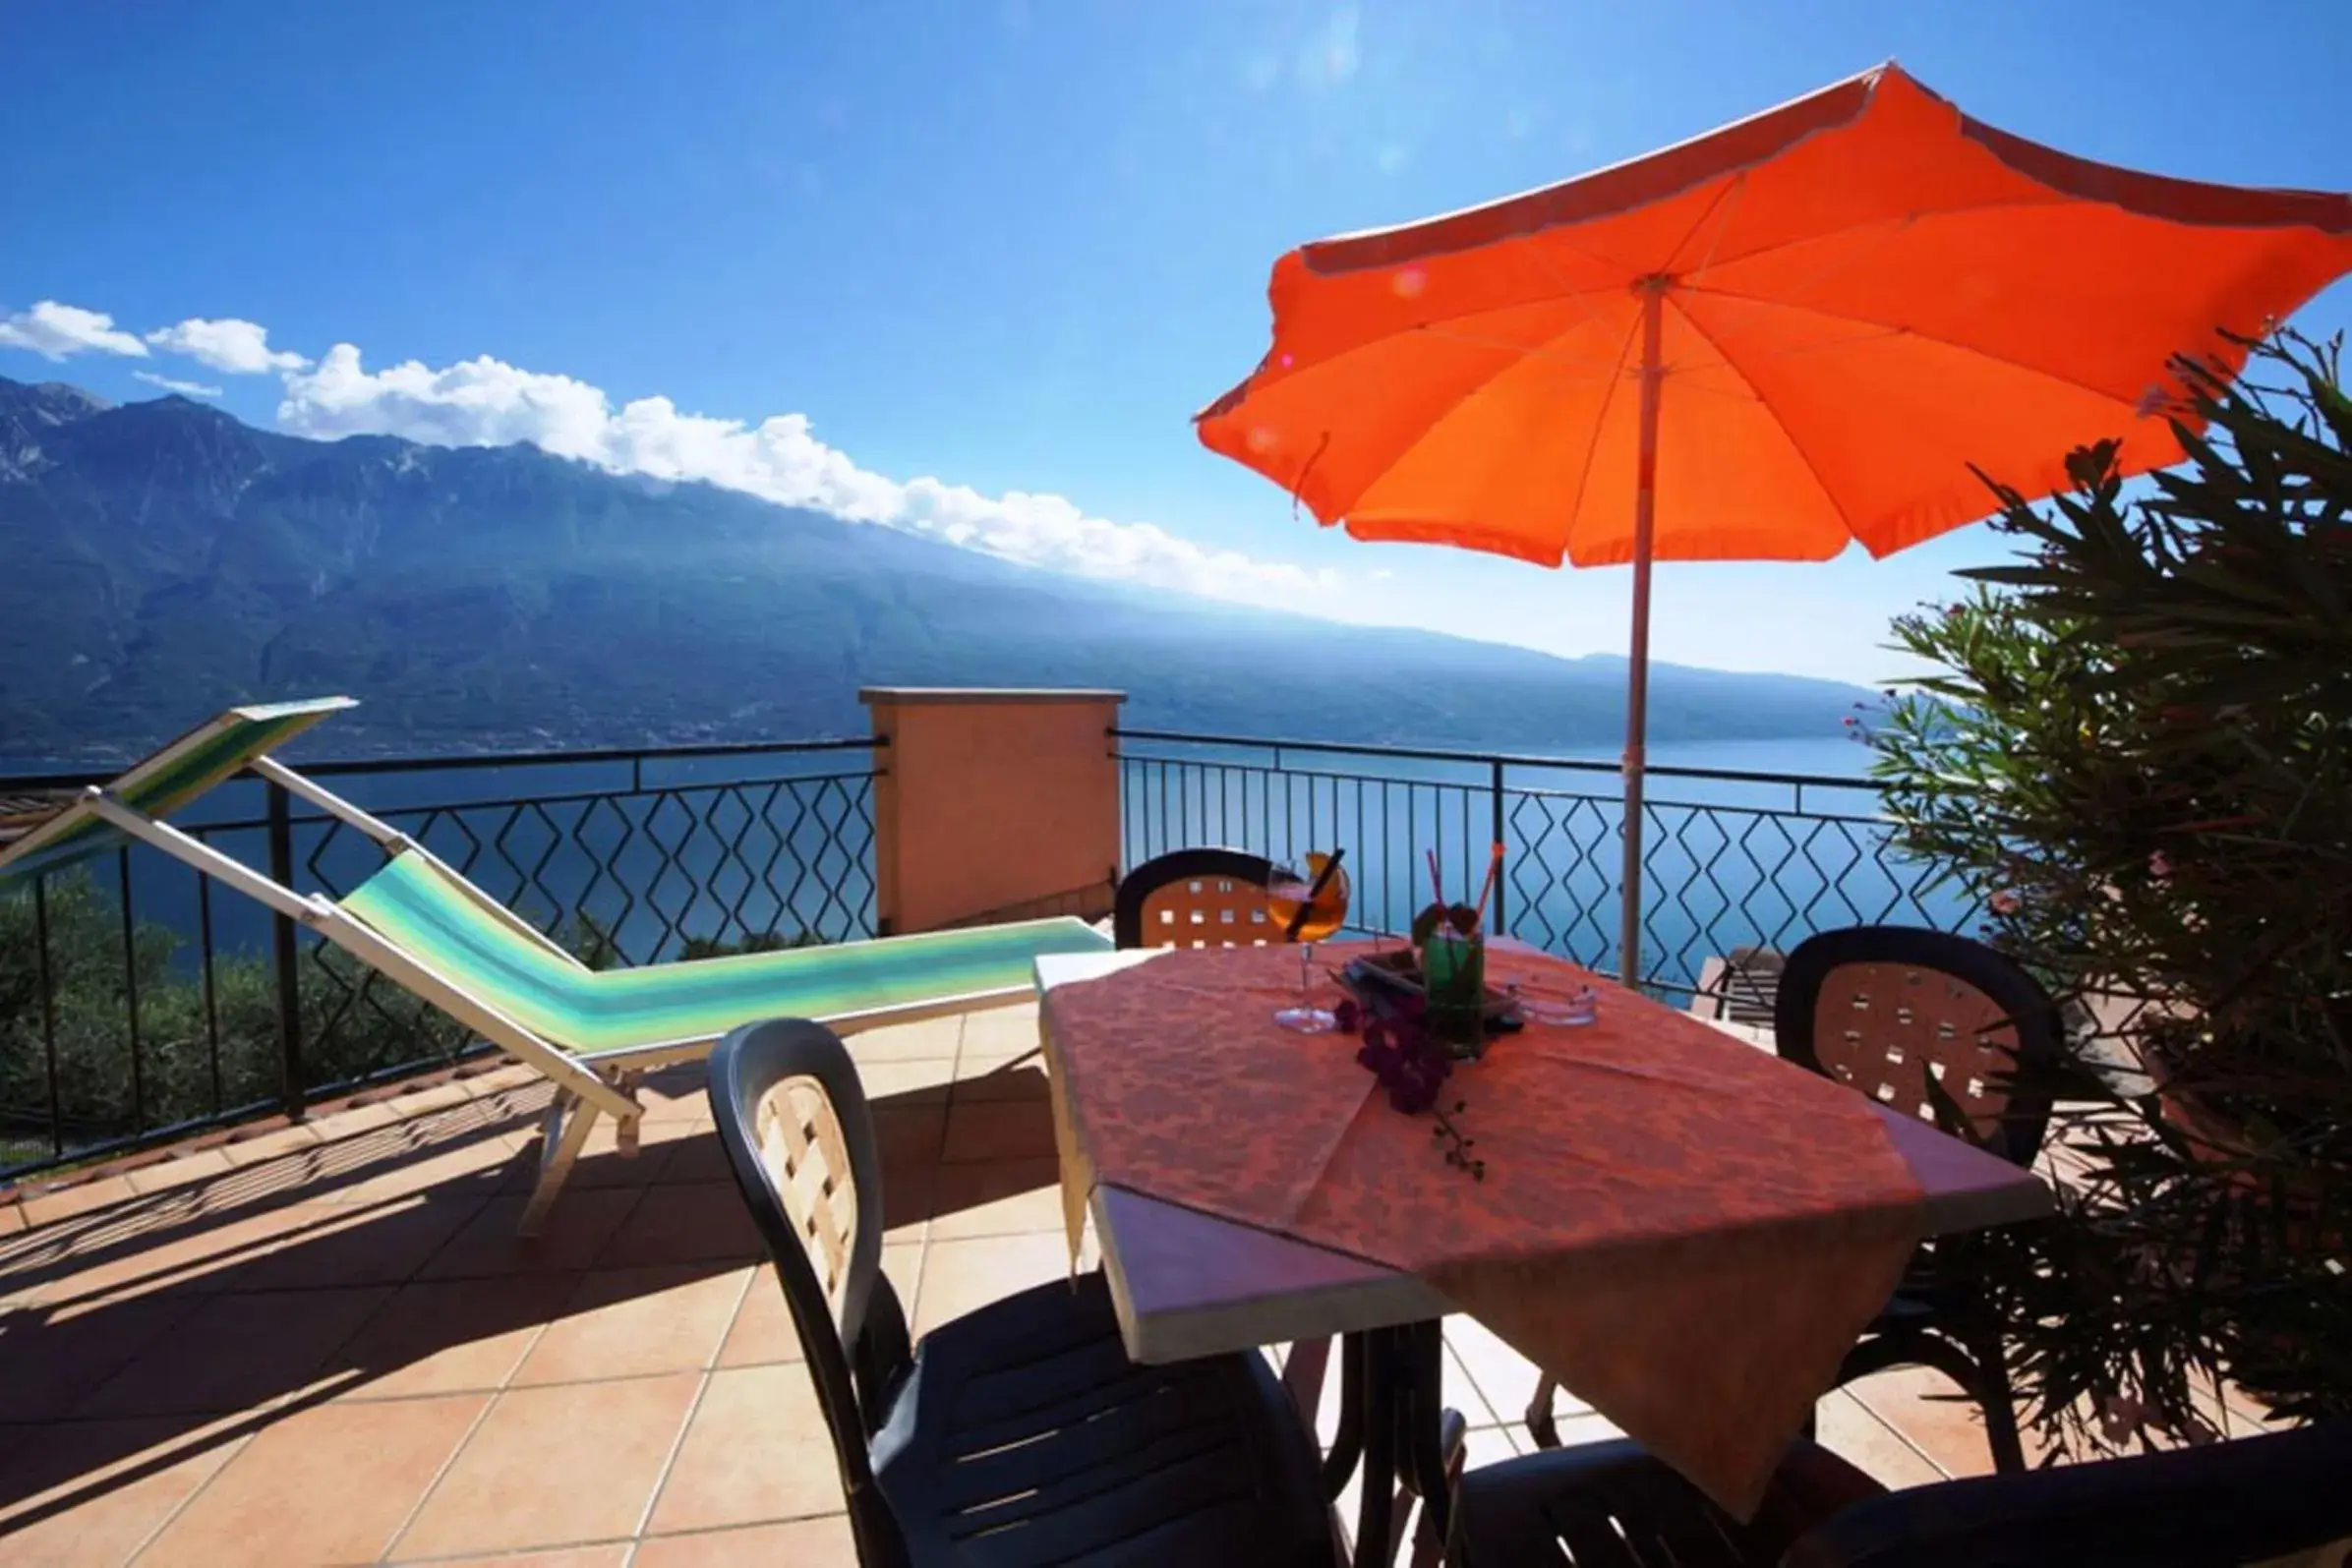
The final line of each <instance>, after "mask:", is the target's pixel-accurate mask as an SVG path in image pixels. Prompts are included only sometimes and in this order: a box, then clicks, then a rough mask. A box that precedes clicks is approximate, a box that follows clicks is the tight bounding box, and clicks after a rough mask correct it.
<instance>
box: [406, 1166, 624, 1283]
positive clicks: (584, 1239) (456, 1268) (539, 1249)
mask: <svg viewBox="0 0 2352 1568" xmlns="http://www.w3.org/2000/svg"><path fill="white" fill-rule="evenodd" d="M640 1195H641V1194H640V1193H639V1191H638V1190H637V1189H635V1188H621V1189H613V1190H608V1191H574V1190H572V1189H570V1188H568V1187H567V1188H565V1189H564V1191H561V1192H559V1193H558V1194H557V1196H556V1206H555V1207H554V1208H553V1209H551V1210H549V1211H548V1215H547V1227H546V1229H545V1230H544V1231H542V1232H541V1233H540V1234H539V1235H538V1236H535V1237H528V1238H526V1237H521V1236H517V1235H515V1234H514V1227H515V1226H516V1224H518V1223H519V1222H520V1221H521V1219H522V1215H523V1203H524V1199H523V1198H522V1197H521V1196H519V1195H517V1196H510V1197H494V1198H492V1199H491V1200H490V1202H489V1203H488V1204H486V1205H484V1207H483V1209H482V1211H481V1212H480V1213H479V1214H477V1215H475V1216H474V1218H473V1219H472V1220H471V1221H470V1222H469V1223H468V1224H467V1225H466V1227H465V1229H463V1230H461V1231H459V1232H458V1233H457V1234H456V1235H455V1236H453V1237H451V1238H450V1239H449V1242H448V1245H446V1246H445V1247H443V1248H442V1249H441V1250H440V1251H439V1252H436V1253H435V1254H434V1255H433V1256H432V1257H431V1258H430V1259H428V1260H427V1261H426V1263H425V1266H424V1267H423V1268H422V1269H421V1270H419V1271H418V1276H417V1277H418V1278H420V1279H457V1278H465V1277H470V1276H479V1275H485V1274H521V1273H532V1272H555V1273H569V1272H574V1271H576V1270H579V1269H583V1268H586V1267H587V1266H588V1265H589V1264H590V1263H592V1262H594V1261H595V1260H596V1254H597V1253H599V1252H601V1251H603V1250H604V1249H605V1244H606V1243H607V1242H609V1241H611V1240H612V1239H613V1233H614V1232H615V1231H617V1230H618V1229H619V1228H620V1222H621V1221H622V1220H624V1219H626V1218H627V1217H628V1212H629V1210H630V1209H632V1208H634V1207H636V1205H637V1199H638V1197H639V1196H640Z"/></svg>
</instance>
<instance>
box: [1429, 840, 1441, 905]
mask: <svg viewBox="0 0 2352 1568" xmlns="http://www.w3.org/2000/svg"><path fill="white" fill-rule="evenodd" d="M1429 893H1430V897H1431V898H1433V899H1435V900H1438V907H1439V908H1441V909H1442V908H1444V907H1445V879H1444V878H1443V877H1441V876H1440V875H1439V874H1438V851H1437V850H1436V849H1435V848H1434V847H1433V848H1432V849H1431V850H1430V851H1429Z"/></svg>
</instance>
